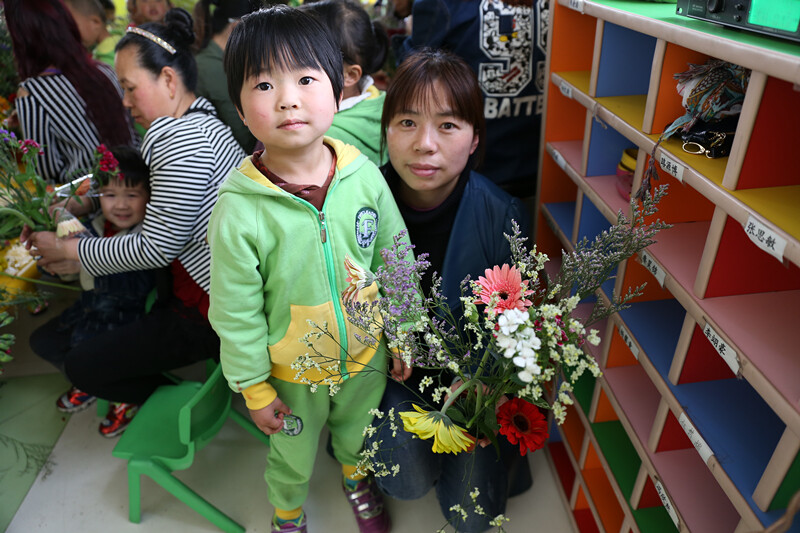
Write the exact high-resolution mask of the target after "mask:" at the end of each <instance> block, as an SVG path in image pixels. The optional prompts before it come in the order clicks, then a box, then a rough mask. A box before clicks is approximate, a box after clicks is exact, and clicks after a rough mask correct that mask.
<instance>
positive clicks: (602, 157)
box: [586, 120, 635, 176]
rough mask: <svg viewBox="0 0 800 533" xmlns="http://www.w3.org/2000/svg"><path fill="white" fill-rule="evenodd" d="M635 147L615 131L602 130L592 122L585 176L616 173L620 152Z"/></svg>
mask: <svg viewBox="0 0 800 533" xmlns="http://www.w3.org/2000/svg"><path fill="white" fill-rule="evenodd" d="M634 146H635V145H634V144H633V143H632V142H631V141H630V140H628V139H627V138H625V137H624V136H623V135H622V134H621V133H619V132H618V131H617V130H613V129H611V128H603V126H602V125H601V124H600V123H599V122H597V121H596V120H595V121H594V122H592V137H591V141H590V142H589V158H588V160H587V166H586V175H587V176H610V175H614V174H616V173H617V165H618V164H619V161H620V159H622V152H624V151H625V149H626V148H633V147H634Z"/></svg>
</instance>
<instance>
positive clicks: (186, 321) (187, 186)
mask: <svg viewBox="0 0 800 533" xmlns="http://www.w3.org/2000/svg"><path fill="white" fill-rule="evenodd" d="M193 40H194V34H193V31H192V19H191V17H190V16H189V14H188V13H187V12H186V11H184V10H183V9H173V10H171V11H170V12H169V13H168V14H167V18H166V22H165V23H164V24H161V23H148V24H143V25H142V26H139V27H134V28H129V29H128V33H127V34H126V35H125V37H123V38H122V40H120V42H119V44H118V45H117V55H116V61H115V65H116V69H117V73H118V75H119V79H120V83H121V84H122V87H123V89H124V94H125V95H124V103H125V106H126V107H128V108H129V109H130V110H131V112H132V115H133V117H134V119H135V120H136V121H137V122H138V123H139V124H141V125H143V126H145V127H147V128H149V129H148V130H147V134H146V135H145V137H144V140H143V142H142V148H141V150H142V155H143V157H144V159H145V162H146V163H147V164H148V165H149V166H150V173H151V176H150V183H151V190H152V193H151V197H150V203H149V204H148V205H147V211H146V214H145V219H144V223H143V229H142V232H141V233H139V234H136V235H126V236H124V237H119V238H113V237H112V238H107V239H80V240H75V239H73V240H66V241H63V240H58V239H56V238H55V237H54V235H53V234H52V233H35V234H33V235H32V236H31V239H30V240H31V242H32V244H33V246H35V247H36V248H37V249H38V250H39V253H40V254H41V255H42V259H41V260H40V263H39V264H40V265H41V266H42V267H44V268H46V269H48V270H51V271H54V272H59V273H61V272H63V271H64V270H63V269H62V266H63V265H65V264H69V263H71V262H72V261H75V260H79V261H80V264H82V265H83V266H84V267H85V268H86V270H87V271H88V272H90V273H91V274H93V275H105V274H111V273H115V272H126V271H130V270H142V269H151V268H159V267H164V266H169V270H170V272H171V274H172V280H173V287H172V293H171V296H170V297H169V298H168V301H167V302H166V303H165V305H161V306H159V307H158V308H156V309H154V310H153V311H152V312H151V313H150V314H149V315H147V316H146V317H145V318H144V319H142V320H140V321H139V322H137V323H134V324H130V325H128V326H126V327H124V328H120V329H116V330H114V331H113V332H109V333H108V334H103V335H99V336H97V337H94V338H93V339H92V340H91V341H90V342H87V343H85V344H83V345H80V346H78V347H76V348H74V349H73V350H71V351H70V352H69V353H68V354H67V357H66V359H65V361H64V366H65V368H66V373H67V376H68V377H69V378H70V379H71V380H72V383H73V384H75V386H77V387H78V388H79V389H81V390H83V391H85V392H87V393H89V394H91V395H94V396H98V397H100V398H105V399H109V400H112V401H115V402H123V404H122V405H123V407H122V408H120V409H118V412H113V413H112V412H109V416H108V417H107V418H106V420H105V421H104V422H103V423H104V424H106V428H107V429H108V426H109V425H111V426H114V431H113V433H115V434H118V433H119V431H117V429H118V428H119V427H120V426H121V427H123V428H124V426H125V425H127V422H128V421H129V419H130V417H131V416H132V413H133V412H135V406H136V405H139V404H141V403H142V402H144V401H145V400H146V399H147V397H148V396H149V395H150V393H152V392H153V390H155V388H156V387H158V386H159V385H161V384H163V383H167V382H168V381H167V379H166V378H165V377H164V376H163V375H162V372H163V371H164V370H169V369H173V368H178V367H181V366H185V365H187V364H191V363H194V362H197V361H200V360H203V359H207V358H211V357H214V358H216V357H218V356H219V339H218V338H217V336H216V334H215V333H214V331H213V330H212V329H211V327H210V326H209V324H208V319H207V314H208V289H209V265H210V251H209V247H208V244H207V243H206V241H205V236H206V227H207V225H208V218H209V216H210V214H211V208H212V207H213V205H214V202H215V201H216V198H217V189H218V188H219V185H220V184H221V183H222V181H223V180H224V179H225V177H226V176H227V174H228V172H229V171H230V169H231V168H233V167H235V166H237V165H238V164H239V163H240V162H241V160H242V159H243V158H244V155H245V154H244V151H243V150H242V149H241V148H240V147H239V144H238V143H237V142H236V140H235V139H234V138H233V135H232V134H231V130H230V128H228V127H227V126H226V125H224V124H223V123H222V122H220V120H219V119H218V118H217V117H216V113H215V111H214V107H213V106H212V105H211V104H210V103H209V102H208V101H207V100H205V99H204V98H197V97H195V94H194V88H195V84H196V82H197V68H196V65H195V62H194V58H193V57H192V54H191V52H190V51H189V46H190V45H191V43H192V41H193ZM112 411H113V409H112ZM109 432H112V431H108V432H107V431H104V430H103V426H101V433H103V434H107V433H109Z"/></svg>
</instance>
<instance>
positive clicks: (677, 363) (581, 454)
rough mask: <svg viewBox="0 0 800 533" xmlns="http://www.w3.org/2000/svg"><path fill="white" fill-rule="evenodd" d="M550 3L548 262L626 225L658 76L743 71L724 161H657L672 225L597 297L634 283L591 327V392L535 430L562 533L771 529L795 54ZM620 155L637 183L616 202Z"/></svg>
mask: <svg viewBox="0 0 800 533" xmlns="http://www.w3.org/2000/svg"><path fill="white" fill-rule="evenodd" d="M550 6H551V9H550V14H549V16H550V20H549V28H550V36H549V39H550V42H549V49H550V54H549V56H548V65H547V75H548V84H547V105H546V111H545V113H546V115H545V122H544V125H543V129H542V132H543V143H542V150H543V154H542V157H541V158H540V161H541V163H540V165H541V167H540V172H539V175H540V177H541V179H540V182H539V189H538V196H537V201H538V202H539V205H538V209H537V215H536V222H537V226H536V228H537V230H536V239H537V244H538V246H539V249H540V250H542V251H545V252H546V253H548V254H549V255H550V256H551V257H560V250H561V249H566V250H571V249H572V248H573V246H574V244H575V243H576V242H577V241H578V240H580V239H582V238H583V237H588V238H590V239H591V238H593V237H594V236H595V235H597V234H598V233H600V232H602V231H603V230H605V229H607V228H608V227H609V226H610V225H611V224H612V223H614V222H615V221H616V216H617V213H618V212H619V211H622V212H624V213H628V214H629V212H630V207H629V203H628V200H627V198H625V197H624V196H626V195H630V192H631V191H632V190H636V189H638V187H639V186H640V184H641V181H642V174H643V170H644V169H645V168H646V167H647V166H648V165H649V164H650V157H651V155H650V154H651V153H653V150H654V148H655V145H656V142H657V140H658V137H659V134H660V133H661V132H662V131H663V129H664V128H665V126H666V125H668V124H669V123H671V122H672V121H673V120H674V119H675V118H677V117H678V116H680V115H682V114H683V111H684V110H683V107H682V103H681V97H680V95H678V93H677V92H676V90H675V81H674V79H673V77H672V74H673V73H676V72H681V71H683V70H686V68H687V66H688V64H689V63H703V62H705V61H706V60H707V59H709V58H719V59H723V60H725V61H730V62H732V63H736V64H740V65H742V66H744V67H746V68H748V69H751V71H752V73H751V76H750V83H749V85H748V88H747V93H746V97H745V100H744V103H743V105H742V112H741V115H740V119H739V124H738V127H737V131H736V136H735V140H734V145H733V147H732V149H731V154H730V155H729V156H728V157H725V158H720V159H709V158H706V157H704V156H698V155H693V154H688V153H685V152H684V151H683V150H682V146H681V144H680V143H679V142H677V141H675V140H669V141H666V142H664V143H662V144H661V145H660V147H659V148H658V151H657V152H656V154H655V157H656V161H655V162H654V163H655V166H656V168H657V171H658V174H659V180H658V182H656V183H657V184H658V183H666V184H668V185H669V194H668V195H667V196H666V197H665V198H664V199H663V200H662V202H661V205H660V206H659V213H658V215H657V216H658V217H659V218H661V219H662V220H664V221H666V222H668V223H670V224H671V225H672V227H671V228H670V229H668V230H665V231H663V232H662V233H661V234H659V236H658V242H657V243H656V244H654V245H652V246H650V247H649V248H648V249H647V250H646V251H645V252H644V253H643V254H641V255H640V256H639V257H635V258H631V259H630V260H628V261H627V262H625V263H623V264H622V265H620V267H619V270H618V271H617V273H616V277H615V279H613V280H611V281H610V282H608V283H606V284H605V285H604V286H603V287H602V288H601V290H600V291H599V294H598V297H599V298H604V299H608V298H609V297H611V296H612V295H613V294H621V293H623V292H625V291H627V289H628V288H630V287H635V286H638V285H640V284H641V283H643V282H647V286H646V288H645V290H644V293H643V294H642V295H641V296H639V297H637V298H636V299H635V300H634V301H633V302H632V305H631V307H630V308H629V309H627V310H625V311H623V312H621V313H619V314H618V315H616V316H614V317H612V318H611V319H609V320H608V321H606V322H605V323H603V324H602V325H600V331H601V335H602V337H603V342H602V343H601V344H600V346H599V347H597V348H596V350H595V351H593V352H592V353H593V355H594V356H595V357H596V358H597V360H598V363H599V364H600V367H601V369H602V370H603V375H602V376H601V377H599V378H597V379H595V378H593V377H591V376H586V377H584V378H582V379H581V381H580V382H579V383H578V384H577V386H576V387H575V390H574V393H573V396H574V400H575V403H574V405H572V406H570V407H569V408H568V414H567V419H566V421H565V423H564V424H562V425H560V426H557V425H555V424H553V425H552V428H551V439H550V442H549V444H548V446H547V450H548V456H549V458H550V463H551V465H552V466H553V469H554V472H555V473H556V476H557V479H558V480H559V482H560V483H559V484H560V488H561V489H562V495H563V501H564V503H565V505H566V506H567V507H568V508H569V510H570V513H571V516H572V518H573V519H574V521H573V525H574V526H575V528H576V530H578V531H580V532H581V533H585V532H594V531H599V532H606V533H629V532H635V533H639V532H641V533H650V532H661V531H675V530H676V529H677V530H678V531H691V532H697V533H715V532H723V533H746V532H756V531H764V530H768V531H770V530H771V529H776V528H777V527H778V524H780V523H781V520H783V519H784V517H785V514H786V509H787V506H788V505H789V501H790V500H791V498H792V497H793V496H795V494H796V493H798V491H800V349H798V342H797V341H796V340H795V338H796V336H797V332H798V331H800V216H799V215H798V213H800V170H798V165H797V162H796V155H797V150H798V149H797V146H798V145H797V142H798V139H800V45H797V44H794V43H790V42H787V41H780V40H777V39H772V38H769V37H765V36H761V35H755V34H748V33H742V32H736V31H733V30H730V29H725V28H722V27H717V26H714V25H711V24H708V23H705V22H702V21H698V20H694V19H689V18H683V17H679V16H677V15H676V14H675V9H676V8H675V5H674V4H659V3H652V2H636V1H625V0H557V1H555V0H554V1H551V3H550ZM628 148H637V149H638V157H637V159H636V170H635V173H634V175H633V180H632V183H627V184H625V185H623V186H621V185H620V182H619V180H618V177H617V175H616V171H617V164H618V163H619V162H620V158H621V156H622V153H623V151H624V150H626V149H628ZM664 169H666V170H664ZM595 327H596V326H595ZM779 530H780V531H785V530H786V529H779ZM788 531H791V532H795V533H798V532H800V517H796V519H795V520H794V523H793V524H792V526H791V528H789V529H788Z"/></svg>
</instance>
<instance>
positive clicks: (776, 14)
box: [747, 0, 800, 31]
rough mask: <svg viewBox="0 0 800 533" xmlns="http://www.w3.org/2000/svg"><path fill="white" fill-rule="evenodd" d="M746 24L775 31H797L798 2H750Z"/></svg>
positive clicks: (780, 0)
mask: <svg viewBox="0 0 800 533" xmlns="http://www.w3.org/2000/svg"><path fill="white" fill-rule="evenodd" d="M747 22H749V23H750V24H755V25H756V26H764V27H766V28H773V29H775V30H783V31H797V25H798V24H800V0H750V16H749V17H748V18H747Z"/></svg>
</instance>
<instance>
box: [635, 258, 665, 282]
mask: <svg viewBox="0 0 800 533" xmlns="http://www.w3.org/2000/svg"><path fill="white" fill-rule="evenodd" d="M641 258H642V265H643V266H644V267H645V268H646V269H647V270H648V271H649V272H650V273H651V274H652V275H653V276H655V278H656V280H657V281H658V284H659V285H661V286H662V287H663V286H664V280H665V279H666V278H667V273H666V272H664V269H663V268H661V265H659V264H658V263H656V261H655V260H654V259H653V258H652V257H651V256H650V254H648V253H647V252H645V251H644V250H642V255H641Z"/></svg>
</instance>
